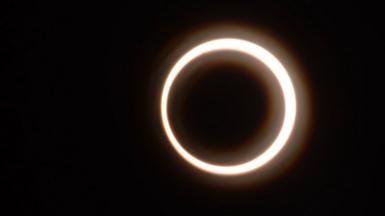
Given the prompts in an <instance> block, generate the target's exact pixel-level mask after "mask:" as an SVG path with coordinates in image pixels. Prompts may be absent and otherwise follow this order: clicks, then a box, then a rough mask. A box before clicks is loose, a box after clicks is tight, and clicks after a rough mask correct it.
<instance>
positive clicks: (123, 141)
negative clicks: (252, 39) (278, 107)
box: [0, 1, 384, 216]
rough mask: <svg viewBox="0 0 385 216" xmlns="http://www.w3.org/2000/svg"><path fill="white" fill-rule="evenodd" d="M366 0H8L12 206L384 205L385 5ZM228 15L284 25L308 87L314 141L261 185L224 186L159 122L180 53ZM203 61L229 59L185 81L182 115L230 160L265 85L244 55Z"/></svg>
mask: <svg viewBox="0 0 385 216" xmlns="http://www.w3.org/2000/svg"><path fill="white" fill-rule="evenodd" d="M360 4H365V5H360ZM360 4H358V3H354V4H353V3H351V2H350V3H347V4H343V3H341V4H336V3H332V2H331V3H327V2H324V1H320V2H319V3H315V2H313V1H308V2H306V1H290V2H283V1H282V2H280V1H231V2H223V1H218V2H214V1H209V2H203V3H200V2H196V1H180V2H160V1H158V2H156V1H154V2H145V1H139V2H135V1H120V2H115V3H113V2H110V1H104V2H92V1H91V2H82V3H80V2H78V1H75V2H73V3H70V2H69V1H63V2H61V3H59V2H56V1H46V2H43V1H41V2H40V1H39V2H36V1H28V3H25V4H24V3H21V2H13V1H6V2H4V3H2V6H1V7H0V11H1V12H0V16H1V18H0V27H1V35H2V38H3V39H2V40H1V43H2V45H1V46H0V47H1V48H0V50H1V51H0V52H2V56H3V57H2V60H1V64H0V65H1V69H0V70H1V72H0V87H1V91H0V106H1V112H0V113H1V115H0V117H1V118H0V130H1V131H0V134H1V140H0V198H2V199H4V200H5V202H4V201H1V202H0V215H4V216H5V215H66V216H67V215H77V214H79V215H96V214H98V215H147V214H148V215H185V214H186V215H283V214H285V215H347V214H351V213H356V214H358V215H373V214H375V212H376V211H377V210H380V208H381V206H380V204H381V199H380V198H376V196H375V195H377V193H379V186H380V183H381V181H380V178H379V176H380V174H379V173H380V172H382V171H381V170H383V167H382V164H381V160H382V159H380V158H381V157H380V154H382V153H383V152H382V151H380V148H379V147H378V146H376V145H379V144H380V143H377V144H370V143H369V142H368V141H367V130H368V129H367V122H366V114H365V113H366V112H367V111H368V109H367V105H366V104H367V103H366V101H367V100H368V99H367V98H366V95H367V86H368V83H369V80H370V79H369V77H371V76H372V74H373V73H377V72H379V71H380V70H379V68H378V67H376V66H375V65H372V63H373V62H376V61H377V62H378V61H379V62H381V61H380V58H381V57H379V56H381V55H383V53H384V44H383V35H382V34H381V33H380V29H381V28H383V22H382V21H381V17H380V15H381V13H382V11H381V9H380V7H378V6H376V5H370V4H369V3H366V2H365V1H364V2H361V3H360ZM227 23H231V24H232V25H242V26H247V27H248V28H250V29H255V30H258V31H263V32H267V33H268V34H269V35H271V36H272V37H274V38H275V39H276V40H277V41H279V43H280V44H282V45H284V46H285V47H286V48H287V50H288V51H289V52H290V54H291V55H292V56H293V57H295V59H296V61H297V62H298V65H299V66H300V67H301V72H302V73H303V76H304V77H305V79H304V81H305V82H306V85H307V86H308V87H307V88H306V91H307V92H306V93H307V94H308V95H309V96H310V101H311V106H309V107H311V108H309V109H311V110H310V113H311V115H310V117H309V118H310V119H311V124H310V125H311V126H309V128H310V129H309V130H306V136H305V137H306V139H305V141H304V146H305V147H304V149H303V152H302V153H301V154H300V155H299V156H298V158H297V159H296V160H295V162H293V164H292V165H291V167H290V168H289V169H288V170H286V171H285V172H284V173H282V174H280V175H279V176H276V177H274V178H271V179H269V180H264V181H263V183H258V184H253V183H248V184H244V185H242V184H241V183H238V184H225V183H223V182H229V181H230V182H231V181H232V180H231V179H226V178H224V177H218V176H211V175H209V174H207V173H203V172H202V171H200V170H197V169H195V168H193V167H192V166H190V165H189V164H187V163H186V162H185V161H183V160H182V159H181V158H180V157H179V156H177V154H176V153H175V152H174V151H173V149H172V148H171V147H170V145H169V143H168V141H167V138H166V136H165V135H164V133H163V130H162V127H161V122H160V116H159V96H160V92H159V90H160V86H161V84H162V83H163V79H164V77H165V74H166V73H167V70H165V68H167V65H165V62H166V60H167V59H168V54H169V53H172V52H173V51H174V50H175V49H177V48H178V47H179V45H181V44H182V42H183V41H184V40H185V39H186V38H188V35H189V34H191V33H192V32H197V31H199V29H201V28H204V27H206V26H209V25H211V26H215V25H223V24H227ZM202 70H211V71H217V72H218V71H219V72H220V73H207V74H211V75H201V76H200V77H199V78H196V79H194V80H192V81H191V82H188V81H186V83H185V84H186V85H185V87H186V86H188V88H186V89H185V91H182V90H183V88H184V85H180V86H178V87H177V88H178V89H180V91H178V92H181V93H180V95H179V97H181V98H184V102H183V103H184V104H180V106H178V105H177V104H176V107H175V112H173V113H175V116H176V117H175V118H176V119H178V118H179V120H180V121H179V123H178V121H176V123H175V124H180V125H181V126H180V127H178V128H180V131H178V134H184V133H185V135H186V136H190V137H193V138H194V140H195V139H196V140H200V141H202V142H201V143H200V144H199V145H201V146H189V147H188V148H191V151H196V152H199V149H200V148H208V149H210V151H212V152H222V153H224V154H225V155H227V156H226V157H227V158H228V157H231V153H232V152H231V151H232V149H235V148H238V147H240V148H241V147H242V146H239V145H240V144H239V140H245V139H247V134H249V133H250V131H253V130H255V128H260V127H261V122H264V121H265V120H266V118H267V117H266V116H267V115H268V113H269V110H270V109H271V108H270V107H269V106H268V105H267V102H266V101H267V99H266V98H267V97H266V89H265V86H263V85H260V84H261V83H260V81H258V80H253V79H252V78H251V77H250V75H249V74H248V73H239V72H242V71H243V72H244V71H245V69H244V68H241V67H238V66H234V65H225V64H224V65H217V66H215V67H212V68H206V69H202ZM375 71H377V72H375ZM201 72H202V71H201ZM203 74H204V73H203ZM230 90H231V91H230ZM250 92H252V93H250ZM175 97H176V98H177V97H178V95H175ZM250 98H255V99H254V100H250ZM228 101H232V102H231V103H229V102H228ZM299 115H300V114H299ZM186 122H187V123H186ZM304 132H305V131H304ZM218 143H219V144H218ZM194 148H195V149H194ZM234 181H236V179H235V180H234ZM377 214H380V213H377Z"/></svg>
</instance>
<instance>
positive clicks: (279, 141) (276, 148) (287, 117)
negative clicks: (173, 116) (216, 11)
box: [160, 38, 297, 175]
mask: <svg viewBox="0 0 385 216" xmlns="http://www.w3.org/2000/svg"><path fill="white" fill-rule="evenodd" d="M217 51H237V52H241V53H244V54H248V55H250V56H251V57H254V58H256V59H257V60H259V61H261V62H263V63H264V64H265V65H266V66H267V67H268V68H269V69H270V70H271V72H272V73H273V74H274V76H275V77H276V79H277V80H278V83H279V85H280V87H281V90H282V93H283V99H284V106H285V109H284V118H283V122H282V126H281V129H280V131H279V133H278V135H277V136H276V138H275V139H274V141H273V143H272V144H271V145H270V147H269V148H268V149H266V150H265V151H264V152H263V153H262V154H260V155H258V156H257V157H255V158H254V159H252V160H250V161H247V162H245V163H241V164H236V165H229V166H223V165H217V164H212V163H207V162H205V161H203V160H201V159H198V158H197V157H195V156H193V155H192V154H190V153H189V152H188V151H186V150H185V149H184V148H183V147H182V145H181V144H180V143H179V141H178V140H177V138H176V137H175V135H174V133H173V131H172V129H171V127H170V122H169V119H168V112H167V103H168V96H169V93H170V90H171V87H172V84H173V82H174V80H175V78H176V77H177V76H178V74H179V73H180V72H181V71H182V69H183V68H184V67H185V66H186V65H187V64H188V63H190V62H191V61H192V60H194V59H195V58H197V57H199V56H201V55H203V54H207V53H211V52H217ZM296 109H297V104H296V95H295V90H294V87H293V83H292V81H291V79H290V77H289V75H288V73H287V71H286V69H285V68H284V67H283V65H282V64H281V63H280V62H279V61H278V59H277V58H276V57H275V56H273V55H272V54H271V53H270V52H268V51H267V50H265V49H264V48H262V47H260V46H259V45H257V44H254V43H252V42H249V41H245V40H241V39H234V38H223V39H215V40H211V41H208V42H205V43H202V44H200V45H198V46H196V47H194V48H193V49H191V50H190V51H188V52H187V53H186V54H184V55H183V56H182V57H181V58H180V59H179V60H178V61H177V62H176V63H175V65H174V66H173V67H172V69H171V71H170V73H169V74H168V76H167V79H166V81H165V83H164V86H163V90H162V96H161V103H160V110H161V118H162V124H163V129H164V131H165V133H166V135H167V137H168V139H169V141H170V143H171V145H172V146H173V147H174V149H175V150H176V151H177V153H178V154H179V155H180V156H182V158H184V159H185V160H186V161H187V162H189V163H190V164H192V165H193V166H195V167H197V168H199V169H201V170H204V171H206V172H209V173H213V174H218V175H239V174H244V173H247V172H250V171H253V170H255V169H258V168H260V167H261V166H263V165H265V164H266V163H268V162H269V161H270V160H271V159H273V158H274V157H275V156H276V155H277V154H278V153H279V152H280V151H281V150H282V148H283V147H284V146H285V144H286V142H287V141H288V139H289V137H290V134H291V132H292V130H293V127H294V124H295V119H296Z"/></svg>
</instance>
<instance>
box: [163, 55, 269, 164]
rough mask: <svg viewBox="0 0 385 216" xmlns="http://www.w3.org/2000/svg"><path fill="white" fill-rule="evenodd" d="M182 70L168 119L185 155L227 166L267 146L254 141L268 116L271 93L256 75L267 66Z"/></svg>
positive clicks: (232, 64) (201, 66) (207, 65)
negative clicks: (243, 154)
mask: <svg viewBox="0 0 385 216" xmlns="http://www.w3.org/2000/svg"><path fill="white" fill-rule="evenodd" d="M184 70H185V71H183V73H182V74H181V75H180V77H178V78H177V80H176V81H175V82H174V85H173V87H172V94H170V98H169V118H170V122H171V125H172V128H173V130H174V132H175V135H176V137H177V139H178V140H179V141H180V143H181V144H182V145H183V147H184V148H186V150H188V151H189V152H190V153H191V154H193V155H195V156H197V157H199V158H201V159H204V160H208V161H212V162H224V163H226V162H234V161H236V158H238V159H239V158H240V157H242V155H241V154H240V152H241V153H242V152H244V153H246V154H248V153H250V151H253V150H255V151H256V149H258V147H260V149H265V148H267V147H268V146H266V145H265V146H263V144H261V146H257V145H258V143H256V142H253V141H255V140H258V137H259V136H265V135H266V133H265V132H264V130H266V129H264V128H266V121H268V116H269V107H270V106H269V105H270V102H269V95H268V94H267V92H268V88H267V86H266V83H264V82H263V80H262V79H261V78H260V76H259V75H257V74H258V73H256V70H264V68H263V67H261V68H251V67H247V66H244V65H243V64H239V63H236V62H232V61H217V62H216V61H214V62H210V63H202V64H197V65H195V66H194V67H191V68H186V69H184ZM259 72H260V73H262V72H261V71H259ZM263 73H265V72H263ZM270 88H271V87H270ZM256 153H257V152H255V153H253V154H252V155H254V156H255V154H256Z"/></svg>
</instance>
